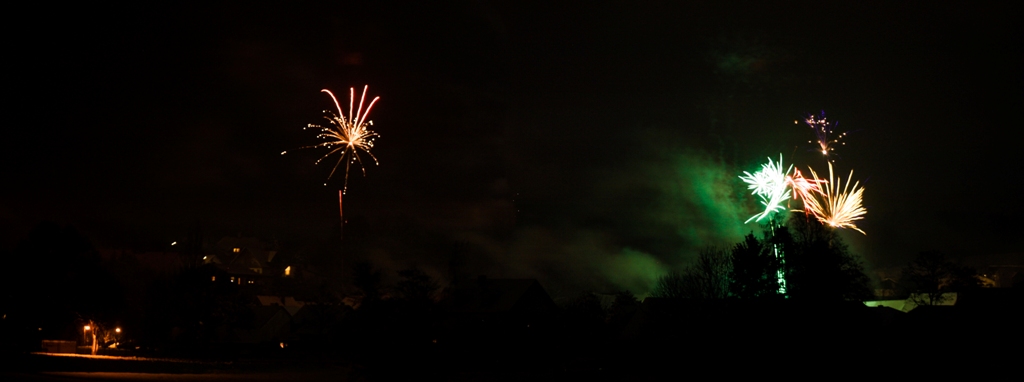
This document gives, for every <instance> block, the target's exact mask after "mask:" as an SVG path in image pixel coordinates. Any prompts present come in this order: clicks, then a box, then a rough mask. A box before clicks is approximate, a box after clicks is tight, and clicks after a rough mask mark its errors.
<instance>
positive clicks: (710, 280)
mask: <svg viewBox="0 0 1024 382" xmlns="http://www.w3.org/2000/svg"><path fill="white" fill-rule="evenodd" d="M729 271H730V259H729V254H728V253H727V252H725V251H722V250H719V249H717V248H714V247H708V248H705V249H703V250H701V252H700V255H698V256H697V260H696V261H695V262H694V263H693V264H690V265H688V266H686V268H684V269H683V270H682V271H681V272H672V273H669V274H668V275H665V276H662V277H660V278H659V279H658V282H657V284H655V288H654V293H653V296H654V297H682V298H695V299H704V300H711V299H722V298H726V297H728V295H729Z"/></svg>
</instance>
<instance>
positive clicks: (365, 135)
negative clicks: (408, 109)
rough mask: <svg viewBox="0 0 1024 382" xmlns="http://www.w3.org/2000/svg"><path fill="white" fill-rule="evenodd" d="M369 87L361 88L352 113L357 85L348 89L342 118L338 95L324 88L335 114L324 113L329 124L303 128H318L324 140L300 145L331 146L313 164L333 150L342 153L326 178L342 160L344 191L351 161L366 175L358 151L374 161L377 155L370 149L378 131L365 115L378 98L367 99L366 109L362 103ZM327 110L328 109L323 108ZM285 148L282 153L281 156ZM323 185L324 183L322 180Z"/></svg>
mask: <svg viewBox="0 0 1024 382" xmlns="http://www.w3.org/2000/svg"><path fill="white" fill-rule="evenodd" d="M369 88H370V86H369V85H366V86H365V87H363V95H362V96H361V97H360V98H359V108H358V109H356V110H355V114H353V111H352V107H353V106H354V104H355V98H356V88H350V89H349V103H348V117H347V118H346V117H345V113H344V112H343V111H342V110H341V105H340V104H338V98H336V97H335V96H334V93H331V91H330V90H327V89H323V90H320V91H321V92H324V93H327V94H328V95H330V96H331V99H332V100H333V101H334V107H335V108H337V109H338V113H337V114H335V113H334V112H330V115H329V116H324V118H326V119H327V120H328V121H330V122H331V126H327V127H323V126H320V125H314V124H309V125H307V126H306V127H305V128H303V130H305V129H309V128H315V129H320V134H319V135H317V136H316V137H317V138H319V139H324V140H325V141H324V142H321V143H318V144H315V145H311V146H305V147H302V148H303V149H308V148H320V147H326V148H328V149H330V151H329V152H327V154H325V155H324V156H322V157H320V159H317V161H316V164H320V162H321V161H323V160H324V159H326V158H327V157H329V156H331V155H332V154H334V153H336V152H341V156H340V157H339V158H338V162H337V163H335V164H334V167H333V168H332V169H331V173H330V174H329V175H327V179H328V180H329V179H331V177H332V176H334V173H335V172H336V171H337V170H338V166H340V165H341V162H345V185H344V187H343V188H342V192H343V193H344V192H345V191H346V190H347V189H348V173H349V167H350V166H351V165H352V164H353V163H359V167H360V168H361V169H362V170H363V176H366V167H364V166H363V159H362V158H361V157H360V156H359V151H360V150H361V151H363V152H364V153H366V155H369V156H370V158H373V163H374V164H378V162H377V157H375V156H374V155H373V153H371V152H370V149H372V148H373V141H374V139H376V138H378V137H380V135H378V134H377V133H375V132H373V131H371V130H369V129H368V128H367V127H368V126H373V121H367V120H366V118H367V117H368V116H369V115H370V110H371V109H373V105H374V104H375V103H377V100H379V99H380V97H375V98H374V99H373V100H372V101H370V104H369V106H367V107H366V110H363V104H364V102H365V101H366V91H367V90H368V89H369ZM324 112H325V113H328V111H327V110H325V111H324ZM285 153H287V151H284V152H281V155H284V154H285ZM324 185H325V186H326V185H327V183H324Z"/></svg>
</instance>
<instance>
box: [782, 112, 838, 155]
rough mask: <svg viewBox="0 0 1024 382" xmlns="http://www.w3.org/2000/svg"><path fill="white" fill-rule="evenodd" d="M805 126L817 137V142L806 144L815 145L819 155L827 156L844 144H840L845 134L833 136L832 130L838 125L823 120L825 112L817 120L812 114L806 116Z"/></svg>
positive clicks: (825, 119)
mask: <svg viewBox="0 0 1024 382" xmlns="http://www.w3.org/2000/svg"><path fill="white" fill-rule="evenodd" d="M793 123H799V121H793ZM804 123H806V124H807V126H810V127H811V130H814V136H815V137H817V141H816V142H815V141H807V143H817V144H818V147H819V148H820V150H819V151H820V152H821V155H824V156H828V155H829V154H830V153H832V152H833V151H835V146H836V145H845V144H846V143H843V142H840V140H841V139H843V137H845V136H846V132H842V133H839V134H837V135H833V132H832V130H833V129H834V128H835V127H836V126H838V125H839V123H838V122H836V124H835V125H833V124H832V122H829V121H828V119H827V118H825V112H824V111H822V112H821V117H820V118H818V117H816V116H815V115H814V114H811V115H808V116H807V119H805V120H804Z"/></svg>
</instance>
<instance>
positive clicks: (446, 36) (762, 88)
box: [0, 1, 1024, 293]
mask: <svg viewBox="0 0 1024 382" xmlns="http://www.w3.org/2000/svg"><path fill="white" fill-rule="evenodd" d="M209 3H214V2H209ZM410 3H414V4H406V2H390V1H384V2H322V3H321V2H316V3H303V4H287V5H285V4H277V5H265V4H257V5H254V4H248V3H246V2H239V3H216V5H204V6H195V7H184V6H181V5H180V4H178V3H169V2H165V3H161V4H158V3H156V2H143V3H140V4H136V5H129V6H127V8H125V7H123V6H117V7H115V6H113V5H109V6H108V5H93V4H86V5H77V6H72V7H56V6H53V7H46V8H37V9H33V10H31V11H27V12H24V13H23V14H19V15H16V17H17V18H19V19H22V22H21V23H22V24H24V25H31V26H28V27H25V29H23V30H18V31H16V32H17V33H14V34H12V36H11V37H9V38H8V46H9V47H11V48H13V51H14V52H13V54H10V53H9V55H8V62H12V61H13V62H14V63H15V64H14V67H15V68H16V69H14V70H11V71H9V72H8V85H9V86H8V87H7V92H8V96H7V97H6V98H7V99H8V101H7V105H8V106H7V108H6V110H7V115H9V116H10V115H13V116H14V119H13V123H11V124H9V126H8V127H7V129H5V131H7V132H8V134H7V138H6V139H5V140H4V142H5V146H6V147H5V150H4V158H5V159H4V163H5V167H6V170H7V171H6V173H7V176H6V179H7V180H6V184H5V186H6V187H4V198H3V200H4V202H3V203H2V204H0V228H2V229H3V245H4V248H9V247H11V246H13V244H14V243H16V242H17V241H18V240H19V239H20V238H22V237H23V236H24V235H25V233H26V232H27V231H28V230H29V229H30V228H31V227H32V226H34V225H35V224H36V223H38V222H39V221H42V220H52V221H57V222H60V223H70V224H74V225H75V226H76V227H77V228H78V229H79V230H80V231H82V232H84V233H86V234H87V235H88V236H89V237H91V238H92V239H93V241H94V242H95V243H96V244H97V245H98V246H101V247H126V246H128V247H130V246H136V247H147V246H148V247H153V246H161V245H165V244H166V243H169V242H171V241H175V240H181V239H182V238H184V237H185V236H186V235H187V234H188V232H189V230H190V229H195V227H200V228H199V229H200V230H201V231H202V232H203V234H204V235H205V236H206V237H207V238H208V239H209V238H216V237H220V236H223V235H237V234H243V235H251V236H258V237H263V238H266V239H268V240H269V239H277V240H279V241H280V242H283V243H289V244H288V245H291V246H296V247H301V246H303V245H305V244H304V243H308V242H312V241H317V240H321V241H322V240H324V238H325V237H328V236H331V235H334V234H335V232H337V229H338V222H337V220H338V217H337V190H338V189H339V188H340V187H341V185H342V180H343V178H342V177H338V176H336V177H335V178H333V179H331V180H330V181H328V182H327V183H328V185H327V186H326V187H325V186H323V183H324V181H325V180H326V178H327V174H328V172H329V171H330V168H329V166H328V165H325V164H322V165H320V166H314V165H313V162H314V160H315V159H316V158H317V157H318V153H319V154H320V155H322V154H323V152H320V151H313V150H305V151H303V150H296V149H297V148H298V147H301V146H304V145H307V144H311V143H314V142H316V140H315V134H314V133H312V132H310V131H303V130H302V127H303V126H305V125H306V124H308V123H321V122H324V120H323V119H322V116H323V113H322V112H323V110H325V109H329V108H331V107H332V105H331V102H330V98H329V97H328V96H327V95H326V94H323V93H320V92H319V91H320V89H323V88H328V89H332V90H334V91H335V92H336V93H337V94H339V96H341V97H347V89H348V88H349V87H351V86H355V87H357V88H360V89H361V88H362V86H363V85H364V84H369V85H370V90H369V96H380V97H381V100H380V101H379V102H378V104H377V106H375V108H374V110H373V114H372V115H371V117H372V118H371V119H372V120H373V122H374V127H373V129H374V130H375V131H377V132H378V133H380V135H381V137H380V138H379V139H378V140H377V146H376V147H375V148H374V150H373V152H374V154H375V155H376V156H377V158H379V159H380V165H379V166H372V165H371V166H368V167H367V169H366V172H367V176H366V177H365V178H364V177H362V176H361V174H360V173H359V172H358V171H354V172H353V173H352V176H351V177H350V181H349V193H348V194H347V195H346V204H345V210H346V217H347V218H349V219H350V222H351V221H358V222H359V223H358V224H360V225H361V226H362V228H361V229H358V230H354V231H353V232H355V233H353V234H358V235H363V236H365V237H366V238H369V239H368V240H370V241H371V242H372V244H371V245H369V247H370V248H371V249H368V250H367V252H366V253H368V254H369V256H372V257H373V258H374V259H375V261H377V262H378V263H380V264H381V265H384V266H392V267H399V266H406V265H408V264H413V263H415V264H418V265H421V266H425V267H427V268H431V267H433V269H435V273H439V272H440V271H436V269H440V268H441V265H440V264H444V263H445V262H446V261H447V260H446V259H447V258H448V256H450V252H451V251H452V249H451V248H460V249H459V251H461V253H464V255H465V256H468V257H470V259H469V260H468V261H469V262H470V263H471V265H470V266H471V267H473V268H474V269H476V270H478V271H479V272H481V273H489V274H492V275H496V276H514V277H523V276H530V277H540V278H542V279H544V280H547V285H551V288H555V289H559V288H562V289H564V290H569V289H573V288H590V289H598V290H614V289H623V288H629V289H632V290H634V291H640V292H641V293H642V292H643V289H644V288H646V286H645V285H647V284H649V281H650V280H652V279H653V278H654V277H656V276H657V275H658V274H660V273H663V272H665V271H666V270H667V269H671V268H672V267H675V266H678V265H680V264H684V263H685V262H686V261H688V260H690V259H692V258H693V257H694V255H695V254H696V253H697V251H698V250H699V249H700V248H703V247H706V246H709V245H719V246H724V245H729V244H730V243H733V242H735V241H736V240H737V239H738V238H739V237H740V236H741V235H742V234H744V233H746V232H749V231H752V230H753V231H759V228H758V227H757V226H756V225H754V224H750V225H743V224H742V222H743V220H745V219H746V217H748V216H749V215H751V214H752V213H753V212H754V209H755V206H756V201H754V200H753V199H751V198H749V197H748V196H745V195H744V191H745V190H744V187H743V185H742V184H741V182H740V181H739V179H738V178H737V175H738V174H739V173H740V172H742V171H744V170H748V171H753V170H755V169H756V166H757V165H758V164H759V163H760V162H761V161H763V160H764V159H765V157H767V156H772V157H777V156H778V155H779V154H780V153H782V154H783V155H784V157H785V161H786V163H787V164H788V163H795V164H796V165H797V166H799V167H800V168H806V167H807V166H813V167H814V168H815V169H816V170H817V171H818V172H819V173H821V172H823V171H827V170H826V167H825V165H824V162H823V161H822V159H821V158H820V156H815V155H814V154H813V153H812V152H810V150H811V149H812V146H811V145H809V144H807V140H808V139H811V138H812V136H811V133H810V131H809V129H807V128H806V127H805V126H804V125H802V124H801V125H794V123H793V121H794V120H797V119H800V118H802V117H803V116H805V115H806V114H807V113H816V112H819V111H821V110H824V111H825V112H826V113H827V115H828V116H829V118H830V120H834V121H839V130H844V131H849V132H850V135H849V136H848V138H847V139H846V142H847V145H846V146H843V147H841V148H840V149H839V157H837V160H836V169H837V171H838V172H839V173H842V174H846V173H847V172H848V171H849V170H851V169H854V170H855V171H854V178H855V179H858V180H860V181H861V184H862V185H864V186H865V189H866V191H865V195H864V198H865V205H866V207H867V209H868V214H867V216H866V218H865V220H863V222H862V223H861V224H860V227H861V228H863V229H864V230H865V231H866V232H867V235H866V236H864V235H860V234H859V233H856V232H844V237H845V238H846V239H847V241H848V242H849V243H850V244H851V246H852V248H853V249H854V250H855V251H856V252H857V253H858V254H861V255H863V256H864V258H865V259H866V262H867V264H868V266H869V267H871V268H876V267H877V268H882V267H890V266H898V265H900V264H903V263H905V262H906V261H907V260H908V259H909V257H910V256H912V255H913V254H915V253H917V252H919V251H922V250H928V249H939V250H943V251H946V252H947V253H951V254H955V255H958V256H976V255H993V254H1007V253H1017V254H1019V253H1022V252H1024V251H1022V250H1021V247H1020V244H1019V240H1014V238H1015V237H1017V236H1019V235H1020V232H1022V228H1024V226H1022V224H1021V223H1020V222H1019V216H1021V215H1022V214H1024V202H1022V198H1021V197H1020V195H1021V193H1022V192H1021V186H1022V181H1021V176H1022V175H1024V174H1022V171H1021V170H1020V166H1019V165H1017V162H1018V161H1019V158H1020V154H1019V153H1020V151H1021V149H1020V147H1021V146H1020V143H1019V136H1020V135H1021V134H1020V133H1019V131H1020V130H1021V125H1020V124H1021V122H1020V121H1021V117H1020V111H1021V109H1022V106H1024V102H1022V101H1024V97H1022V95H1021V90H1022V89H1024V86H1022V85H1024V83H1022V82H1024V81H1022V68H1024V60H1022V54H1021V53H1022V45H1021V37H1020V36H1021V35H1024V33H1021V30H1020V29H1021V28H1020V26H1019V21H1018V20H1020V16H1021V14H1020V12H1018V11H1017V10H1016V9H1015V8H1011V7H1009V6H1007V7H1003V6H997V5H994V2H993V3H992V4H978V2H962V3H941V2H940V3H935V2H918V3H912V4H891V2H874V1H868V2H857V4H849V5H841V6H836V5H822V4H818V3H821V2H809V3H798V2H787V1H774V2H767V3H765V4H761V5H757V6H754V7H750V6H749V5H742V6H741V5H738V4H732V3H722V2H706V3H699V2H695V3H693V4H687V5H684V4H680V3H683V2H678V1H665V2H630V1H623V2H612V1H580V2H568V3H560V4H549V3H547V2H540V3H533V2H521V1H507V2H492V1H455V2H447V3H448V4H446V5H435V4H429V5H428V4H427V3H425V2H423V3H422V4H415V3H416V2H410ZM12 16H15V15H12ZM343 102H344V98H343ZM284 150H288V151H289V154H288V155H284V156H281V155H280V153H281V152H282V151H284ZM805 172H806V171H805ZM353 219H355V220H353Z"/></svg>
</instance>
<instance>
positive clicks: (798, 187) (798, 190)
mask: <svg viewBox="0 0 1024 382" xmlns="http://www.w3.org/2000/svg"><path fill="white" fill-rule="evenodd" d="M786 183H787V184H788V185H789V187H790V188H792V189H793V199H794V200H800V201H802V202H803V204H804V210H803V211H804V213H806V214H808V215H815V216H817V214H816V213H815V211H820V210H821V206H819V205H818V201H817V200H816V199H815V198H814V194H817V193H820V192H821V184H822V183H826V182H825V181H824V180H818V179H813V180H811V179H807V178H805V177H804V175H803V174H801V173H800V170H798V169H795V168H794V169H793V174H792V175H788V176H786ZM794 211H798V210H794Z"/></svg>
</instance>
